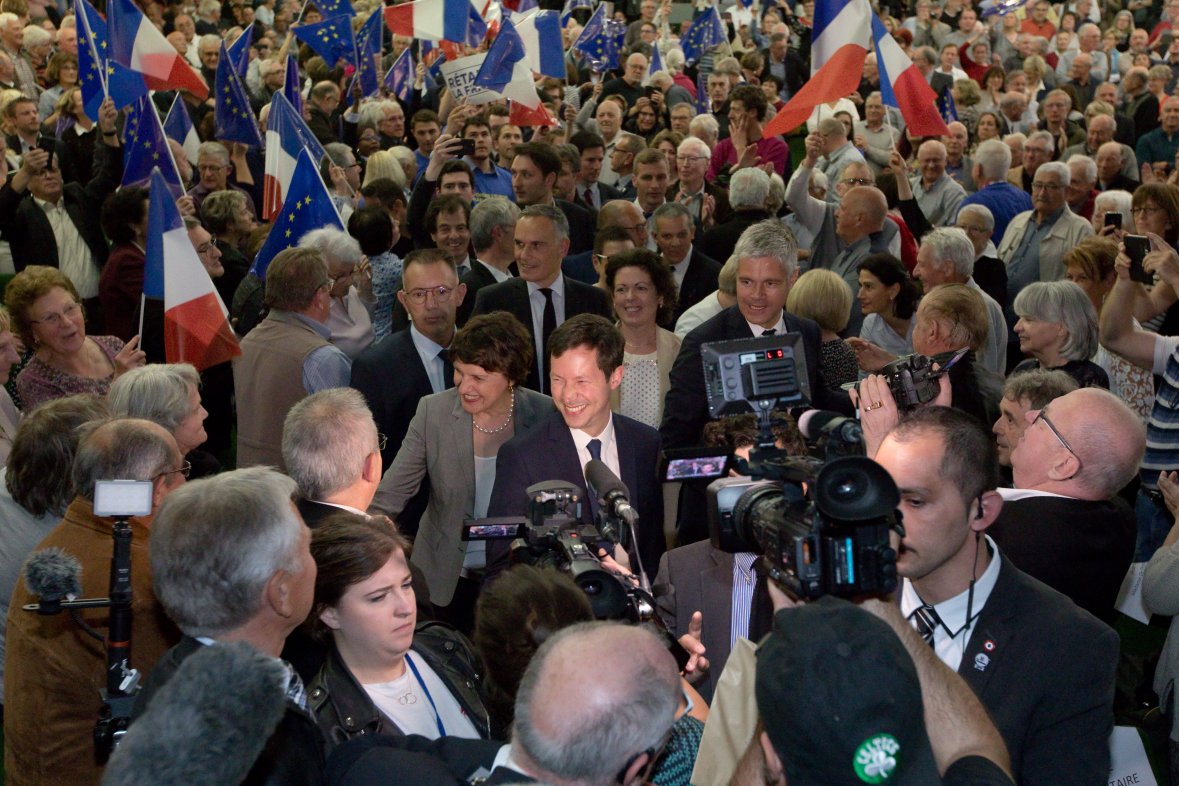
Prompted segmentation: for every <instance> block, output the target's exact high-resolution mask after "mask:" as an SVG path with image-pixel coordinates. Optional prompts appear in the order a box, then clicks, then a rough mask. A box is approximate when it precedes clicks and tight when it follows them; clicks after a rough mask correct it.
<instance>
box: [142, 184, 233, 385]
mask: <svg viewBox="0 0 1179 786" xmlns="http://www.w3.org/2000/svg"><path fill="white" fill-rule="evenodd" d="M145 256H146V259H145V261H144V270H143V295H144V297H150V298H155V299H162V300H163V301H164V357H165V358H166V359H167V361H168V362H169V363H191V364H192V365H194V366H196V368H197V370H198V371H204V370H205V369H207V368H209V367H211V366H215V365H217V364H218V363H224V362H225V361H227V360H231V359H232V358H234V357H237V356H238V355H240V354H241V353H242V351H241V347H240V346H238V343H237V338H236V337H235V336H234V335H233V328H232V327H230V325H229V312H228V311H227V310H226V309H225V304H224V303H222V302H221V297H220V296H219V295H218V294H217V290H216V289H215V288H214V287H213V279H211V278H209V273H208V271H207V270H205V266H204V265H202V264H201V260H200V258H199V257H198V256H197V252H196V249H195V248H193V246H192V241H190V240H189V239H188V232H187V230H185V228H184V221H183V219H181V218H180V211H179V210H178V209H177V208H176V203H175V202H174V201H172V195H171V193H170V192H169V191H168V185H167V183H166V182H165V178H164V176H163V175H162V174H160V170H159V169H156V170H155V171H154V172H152V175H151V195H150V197H149V198H148V203H147V250H146V254H145Z"/></svg>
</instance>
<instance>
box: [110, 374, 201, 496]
mask: <svg viewBox="0 0 1179 786" xmlns="http://www.w3.org/2000/svg"><path fill="white" fill-rule="evenodd" d="M200 385H201V377H200V374H198V373H197V370H196V369H195V368H193V367H192V366H191V365H190V364H188V363H169V364H164V363H152V364H149V365H146V366H140V367H139V368H134V369H131V370H130V371H128V372H127V373H126V374H124V375H123V376H121V377H119V378H118V379H116V380H115V382H114V384H112V385H111V390H110V393H108V394H107V402H108V404H109V405H110V409H111V414H112V415H115V416H125V417H130V418H143V419H144V420H150V421H152V422H153V423H158V424H159V425H161V426H163V427H164V428H165V429H167V430H168V433H170V434H171V435H172V437H173V438H174V439H175V440H176V445H177V447H179V448H180V454H181V455H182V456H184V458H185V460H186V463H187V464H189V465H190V466H191V470H190V474H189V475H188V477H189V478H202V477H205V476H207V475H214V474H216V473H217V471H218V470H220V468H221V467H220V465H219V464H218V463H217V460H216V459H215V458H213V456H211V455H210V454H208V453H206V452H205V451H202V450H197V448H199V447H200V446H201V445H203V444H204V443H205V440H206V439H207V438H208V435H207V434H206V433H205V418H206V417H207V416H208V414H209V413H208V412H206V411H205V408H204V407H203V406H201V393H200Z"/></svg>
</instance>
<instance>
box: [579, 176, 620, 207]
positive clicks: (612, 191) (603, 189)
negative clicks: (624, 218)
mask: <svg viewBox="0 0 1179 786" xmlns="http://www.w3.org/2000/svg"><path fill="white" fill-rule="evenodd" d="M613 199H622V192H621V191H619V190H618V189H617V188H615V187H614V186H608V185H606V184H605V183H601V182H599V183H598V200H599V201H600V202H601V203H602V204H603V205H604V204H606V203H607V202H609V201H611V200H613ZM573 202H574V203H575V204H577V205H578V206H580V207H584V208H585V209H586V210H589V211H590V212H593V213H596V212H597V211H598V210H601V206H596V207H595V206H594V205H592V204H590V203H589V202H586V201H585V189H583V188H582V189H579V188H576V187H574V189H573Z"/></svg>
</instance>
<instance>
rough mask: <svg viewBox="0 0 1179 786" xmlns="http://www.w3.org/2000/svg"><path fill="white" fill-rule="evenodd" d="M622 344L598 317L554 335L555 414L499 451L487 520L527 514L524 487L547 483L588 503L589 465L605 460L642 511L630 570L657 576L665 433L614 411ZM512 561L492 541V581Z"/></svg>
mask: <svg viewBox="0 0 1179 786" xmlns="http://www.w3.org/2000/svg"><path fill="white" fill-rule="evenodd" d="M624 346H625V340H624V339H623V338H622V334H621V333H620V332H618V329H617V328H616V327H614V325H613V324H611V322H610V321H609V320H607V319H605V318H604V317H600V316H596V315H592V314H581V315H579V316H576V317H573V318H572V319H569V320H567V321H566V322H565V323H564V324H562V325H561V327H559V328H557V329H556V330H555V331H554V332H553V334H552V336H551V337H550V339H549V353H550V358H551V359H550V371H549V376H550V378H551V380H552V391H553V402H554V403H555V404H556V405H557V411H556V412H554V413H553V414H552V415H550V416H549V417H548V419H547V420H542V421H540V422H539V423H537V424H536V426H535V427H534V428H532V429H531V430H529V431H527V432H525V433H524V434H521V435H519V436H517V437H515V438H513V439H512V440H510V441H509V442H507V443H506V444H505V445H504V446H503V447H501V448H500V449H499V454H498V456H497V460H496V465H495V488H494V490H493V491H492V494H491V504H490V505H489V506H488V510H487V515H488V516H520V515H523V514H525V513H527V507H528V498H527V495H526V494H525V490H526V489H527V488H528V487H529V486H531V485H533V484H534V483H541V482H543V481H546V480H563V481H566V482H568V483H571V484H573V485H575V486H577V487H578V488H579V489H580V491H581V498H582V499H583V500H588V499H589V496H588V494H587V493H586V482H585V465H586V464H588V463H589V461H590V459H594V458H596V459H599V460H601V461H603V462H605V464H606V466H608V467H609V468H610V469H611V470H612V471H613V472H614V474H615V475H616V476H618V477H619V478H620V479H621V480H622V482H623V483H625V484H626V487H627V490H628V491H630V504H631V506H632V507H634V508H635V509H636V510H637V511H638V512H639V523H638V527H637V531H636V532H635V533H634V543H633V544H632V545H631V547H630V548H629V549H628V550H627V553H626V554H625V556H626V558H627V559H628V560H629V561H630V567H631V568H632V569H633V570H634V572H635V573H636V574H639V573H640V572H642V573H647V574H648V575H649V576H652V577H653V576H654V573H655V569H656V567H658V565H659V557H660V556H661V555H662V554H663V551H664V548H665V545H666V544H665V541H664V538H663V492H662V489H661V488H660V485H659V479H658V477H657V471H656V469H657V467H658V465H659V433H658V432H657V431H655V429H653V428H651V427H650V426H646V425H643V424H642V423H639V422H638V421H636V420H631V419H630V418H627V417H623V416H622V415H618V414H615V413H612V412H611V411H610V393H611V392H612V391H613V390H614V389H615V388H617V387H618V386H619V385H620V384H622V374H623V368H622V355H623V347H624ZM581 519H582V521H583V522H585V523H587V524H588V523H590V522H592V520H593V513H592V511H591V506H590V504H588V503H587V504H583V505H582V506H581ZM617 556H618V557H622V556H624V555H623V554H622V553H618V554H617ZM636 559H637V561H638V562H641V564H636ZM507 562H508V552H507V544H506V543H505V542H504V541H492V542H491V543H489V544H488V550H487V567H488V574H489V576H490V575H494V574H495V573H498V572H499V571H500V570H502V569H503V568H505V567H506V566H507Z"/></svg>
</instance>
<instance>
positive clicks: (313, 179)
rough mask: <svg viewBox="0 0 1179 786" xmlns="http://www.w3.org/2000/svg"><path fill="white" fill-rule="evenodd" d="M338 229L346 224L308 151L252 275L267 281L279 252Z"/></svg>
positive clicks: (303, 153)
mask: <svg viewBox="0 0 1179 786" xmlns="http://www.w3.org/2000/svg"><path fill="white" fill-rule="evenodd" d="M322 227H334V228H335V229H339V230H340V231H343V230H344V222H342V221H341V220H340V214H339V213H338V212H336V206H335V204H333V202H332V197H331V195H330V194H329V193H328V190H327V186H325V185H324V184H323V180H322V179H320V177H319V167H318V166H316V164H315V162H314V161H312V160H311V156H310V154H308V152H307V151H306V150H303V151H302V152H300V153H299V162H298V163H297V164H295V174H294V175H293V176H292V177H291V185H290V188H289V189H288V190H287V195H286V199H284V200H283V203H282V210H281V211H279V213H278V215H276V216H275V217H274V225H273V227H272V228H271V230H270V234H269V235H267V237H266V243H265V244H264V245H263V246H262V248H261V250H260V251H258V256H256V257H254V265H253V267H251V268H250V272H251V273H253V274H254V275H256V276H258V278H261V279H263V280H265V278H266V268H268V267H270V260H272V259H274V257H275V256H276V255H277V254H278V252H280V251H283V250H285V249H288V248H290V247H292V246H294V245H295V244H297V243H298V242H299V239H300V238H302V237H303V235H305V234H307V233H308V232H310V231H311V230H313V229H320V228H322Z"/></svg>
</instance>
